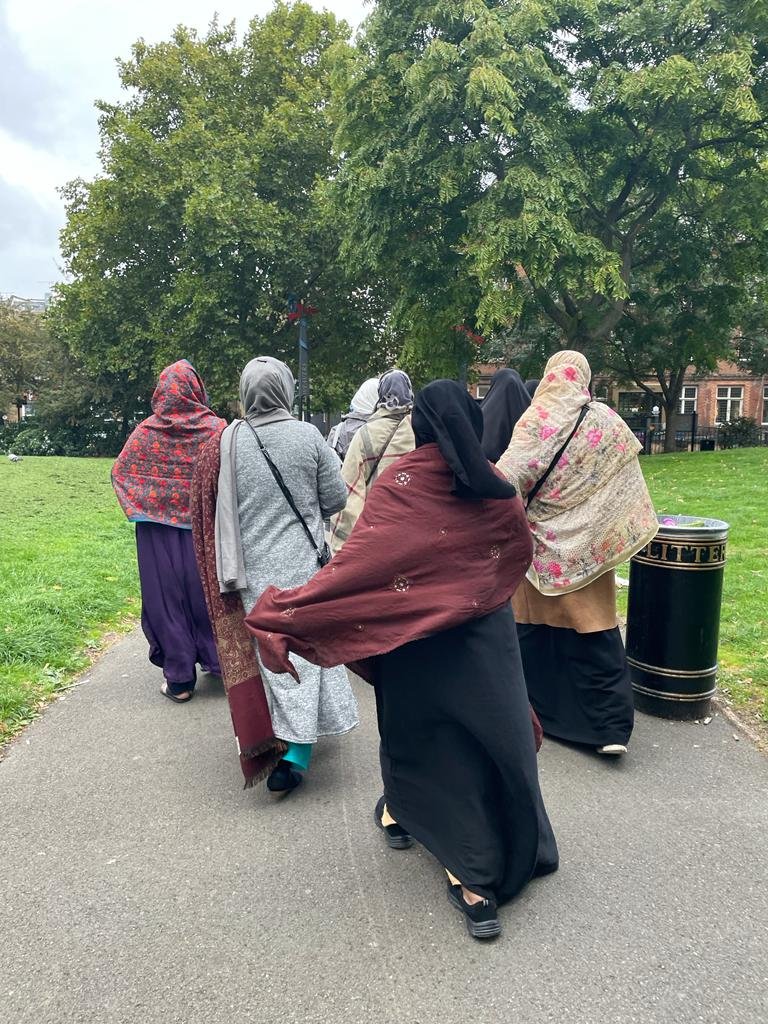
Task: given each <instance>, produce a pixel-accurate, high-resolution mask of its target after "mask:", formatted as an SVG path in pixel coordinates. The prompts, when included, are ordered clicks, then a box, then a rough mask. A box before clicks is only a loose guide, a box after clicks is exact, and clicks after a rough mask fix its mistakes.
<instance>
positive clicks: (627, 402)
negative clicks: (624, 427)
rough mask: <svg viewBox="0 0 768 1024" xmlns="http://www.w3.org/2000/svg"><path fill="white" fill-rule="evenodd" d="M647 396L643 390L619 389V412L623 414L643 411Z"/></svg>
mask: <svg viewBox="0 0 768 1024" xmlns="http://www.w3.org/2000/svg"><path fill="white" fill-rule="evenodd" d="M647 404H648V397H647V395H646V393H645V391H620V392H619V412H620V413H623V414H624V415H628V414H629V415H631V414H632V413H640V412H645V408H646V406H647Z"/></svg>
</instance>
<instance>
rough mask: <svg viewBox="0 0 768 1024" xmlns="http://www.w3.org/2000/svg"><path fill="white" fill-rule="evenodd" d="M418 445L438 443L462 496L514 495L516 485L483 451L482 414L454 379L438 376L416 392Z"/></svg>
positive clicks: (415, 430)
mask: <svg viewBox="0 0 768 1024" xmlns="http://www.w3.org/2000/svg"><path fill="white" fill-rule="evenodd" d="M411 422H412V425H413V432H414V434H415V437H416V447H417V448H420V447H421V446H422V445H424V444H437V446H438V448H439V449H440V452H441V454H442V456H443V458H444V459H445V461H446V462H447V463H448V465H449V466H450V468H451V469H452V470H453V472H454V475H455V477H456V490H455V493H456V494H458V495H459V496H460V497H462V498H514V497H515V495H516V493H517V492H516V491H515V488H514V487H513V486H512V485H511V484H509V483H507V481H506V480H503V479H502V478H501V477H499V476H497V475H496V473H495V472H494V470H493V467H492V466H491V464H490V463H489V462H488V459H487V458H486V457H485V455H484V453H483V449H482V446H481V444H480V440H481V438H482V436H483V414H482V412H481V411H480V408H479V406H478V405H477V403H476V402H475V401H474V399H473V398H472V397H471V396H470V395H469V394H468V392H467V391H466V389H465V388H463V387H462V386H461V385H460V384H457V383H456V381H455V380H436V381H433V382H432V383H431V384H427V386H426V387H425V388H424V390H423V391H420V392H419V394H418V395H417V396H416V401H415V403H414V406H413V416H412V419H411Z"/></svg>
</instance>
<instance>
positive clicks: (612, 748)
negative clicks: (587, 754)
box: [597, 743, 627, 757]
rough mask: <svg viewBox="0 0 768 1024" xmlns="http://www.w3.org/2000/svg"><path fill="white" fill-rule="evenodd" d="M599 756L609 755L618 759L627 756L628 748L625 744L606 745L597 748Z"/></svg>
mask: <svg viewBox="0 0 768 1024" xmlns="http://www.w3.org/2000/svg"><path fill="white" fill-rule="evenodd" d="M597 752H598V754H608V755H611V756H613V757H618V756H619V755H621V754H626V752H627V748H626V747H625V746H624V744H623V743H606V744H605V746H602V747H598V748H597Z"/></svg>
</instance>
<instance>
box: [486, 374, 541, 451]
mask: <svg viewBox="0 0 768 1024" xmlns="http://www.w3.org/2000/svg"><path fill="white" fill-rule="evenodd" d="M530 404H531V396H530V395H529V394H528V392H527V390H526V387H525V384H523V378H522V377H521V376H520V374H519V373H518V372H517V370H510V369H509V368H508V367H504V368H503V369H501V370H497V371H496V373H494V375H493V379H492V380H491V386H490V388H489V390H488V394H487V395H486V396H485V398H484V399H483V401H482V402H481V403H480V409H481V411H482V413H483V421H484V427H483V451H484V452H485V456H486V458H488V459H490V460H491V462H498V461H499V459H500V458H501V456H502V455H503V454H504V452H505V451H506V450H507V447H508V446H509V442H510V440H511V438H512V431H513V430H514V429H515V424H516V423H517V421H518V420H519V419H520V417H521V416H522V415H523V413H524V412H525V410H526V409H527V408H528V406H529V405H530Z"/></svg>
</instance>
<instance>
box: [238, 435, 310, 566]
mask: <svg viewBox="0 0 768 1024" xmlns="http://www.w3.org/2000/svg"><path fill="white" fill-rule="evenodd" d="M245 422H246V423H247V424H248V426H249V427H250V428H251V433H252V434H253V436H254V437H255V438H256V443H257V444H258V446H259V448H260V449H261V454H262V455H263V456H264V458H265V459H266V460H267V465H268V466H269V468H270V470H271V471H272V476H273V477H274V478H275V483H276V484H277V486H278V487H279V488H280V490H281V491H282V492H283V497H284V498H285V500H286V501H287V502H288V504H289V505H290V506H291V510H292V512H293V514H294V515H295V516H296V518H297V520H298V521H299V523H301V525H302V527H303V528H304V533H306V535H307V537H308V539H309V543H310V544H311V545H312V547H313V548H314V549H315V552H316V554H317V557H318V559H319V558H320V556H321V554H322V552H321V549H320V548H319V547H318V546H317V541H316V540H315V538H314V536H313V534H312V531H311V530H310V528H309V527H308V526H307V523H306V520H305V519H304V516H303V515H302V514H301V512H299V510H298V508H297V507H296V502H295V501H294V500H293V495H292V494H291V492H290V491H289V490H288V485H287V484H286V482H285V480H283V475H282V473H281V472H280V470H279V469H278V468H277V466H276V465H275V464H274V462H273V461H272V459H271V458H270V456H269V452H268V451H267V449H266V448H265V447H264V443H263V441H262V440H261V438H260V437H259V435H258V434H257V433H256V428H255V427H254V425H253V424H252V423H251V422H249V421H248V420H246V421H245Z"/></svg>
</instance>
